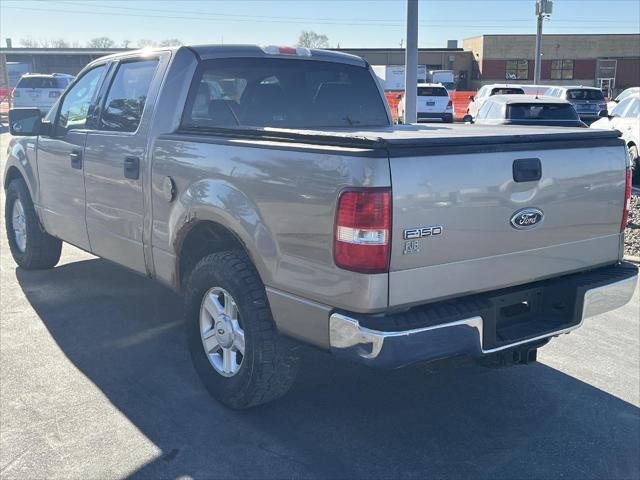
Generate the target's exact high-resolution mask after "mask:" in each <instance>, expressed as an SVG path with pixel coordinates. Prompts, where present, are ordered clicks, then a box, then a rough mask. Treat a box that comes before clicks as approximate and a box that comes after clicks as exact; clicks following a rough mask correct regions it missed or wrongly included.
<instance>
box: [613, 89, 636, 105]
mask: <svg viewBox="0 0 640 480" xmlns="http://www.w3.org/2000/svg"><path fill="white" fill-rule="evenodd" d="M638 92H640V88H627V89H626V90H625V91H624V92H622V93H621V94H620V95H618V98H616V102H621V101H622V100H624V99H625V98H627V97H629V95H633V94H634V93H638Z"/></svg>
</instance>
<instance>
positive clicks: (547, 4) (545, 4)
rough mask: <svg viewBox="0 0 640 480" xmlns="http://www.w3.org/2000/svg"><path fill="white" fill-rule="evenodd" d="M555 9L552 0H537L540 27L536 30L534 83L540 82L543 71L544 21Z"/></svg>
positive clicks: (537, 15)
mask: <svg viewBox="0 0 640 480" xmlns="http://www.w3.org/2000/svg"><path fill="white" fill-rule="evenodd" d="M552 11H553V1H552V0H536V17H538V28H537V31H536V63H535V70H534V74H533V76H534V79H533V81H534V83H535V84H536V85H539V84H540V74H541V71H542V21H543V20H544V18H545V17H549V16H551V12H552Z"/></svg>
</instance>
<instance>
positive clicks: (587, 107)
mask: <svg viewBox="0 0 640 480" xmlns="http://www.w3.org/2000/svg"><path fill="white" fill-rule="evenodd" d="M545 96H548V97H557V98H562V99H564V100H567V101H569V102H571V103H572V104H573V106H574V108H575V109H576V112H578V115H580V118H581V119H582V121H584V122H585V123H587V124H589V123H591V122H595V121H596V120H598V118H600V117H601V116H602V114H601V113H600V112H602V111H605V112H606V110H607V103H606V102H605V98H604V93H602V90H600V89H599V88H596V87H583V86H576V87H551V88H550V89H549V90H547V91H546V92H545Z"/></svg>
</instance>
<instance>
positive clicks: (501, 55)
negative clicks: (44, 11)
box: [0, 34, 640, 94]
mask: <svg viewBox="0 0 640 480" xmlns="http://www.w3.org/2000/svg"><path fill="white" fill-rule="evenodd" d="M334 50H338V51H342V52H346V53H351V54H353V55H358V56H361V57H363V58H364V59H365V60H367V61H368V62H369V63H370V64H371V65H390V66H392V65H404V57H405V51H404V49H402V48H338V49H334ZM121 51H126V49H123V48H109V49H93V48H61V49H56V48H0V54H5V55H6V61H7V67H8V71H9V76H10V83H11V84H12V85H15V82H17V79H18V78H19V77H20V75H22V74H24V73H26V72H40V73H53V72H59V73H70V74H74V75H75V74H77V73H78V72H79V71H80V70H81V69H82V67H84V66H85V65H86V64H87V63H89V62H90V61H91V60H93V59H95V58H98V57H101V56H103V55H108V54H110V53H115V52H121ZM534 52H535V36H534V35H481V36H479V37H473V38H468V39H465V40H464V41H463V48H458V46H457V42H456V41H449V42H448V43H447V48H421V49H419V51H418V64H419V65H425V66H426V68H427V70H453V71H454V73H455V79H456V86H457V89H458V90H476V89H477V88H479V87H480V86H482V85H484V84H487V83H499V82H500V83H502V82H509V83H533V70H534V63H535V62H534ZM542 53H543V57H542V58H543V60H542V83H543V84H549V85H561V84H562V85H568V84H582V85H589V86H598V87H601V88H604V89H605V90H607V89H608V92H609V93H610V94H614V93H617V92H619V91H621V90H623V89H624V88H627V87H630V86H638V85H640V34H610V35H609V34H602V35H599V34H593V35H578V34H566V35H544V36H543V41H542Z"/></svg>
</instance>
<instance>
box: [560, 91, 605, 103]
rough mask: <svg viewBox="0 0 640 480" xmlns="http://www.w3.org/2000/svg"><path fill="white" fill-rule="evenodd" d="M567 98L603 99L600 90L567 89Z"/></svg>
mask: <svg viewBox="0 0 640 480" xmlns="http://www.w3.org/2000/svg"><path fill="white" fill-rule="evenodd" d="M567 100H604V94H603V93H602V91H600V90H587V89H584V90H582V89H580V90H578V89H575V90H567Z"/></svg>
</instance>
